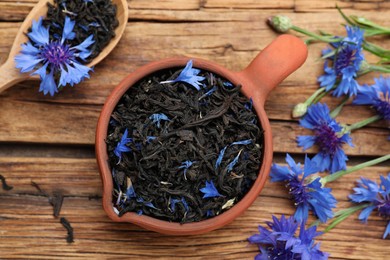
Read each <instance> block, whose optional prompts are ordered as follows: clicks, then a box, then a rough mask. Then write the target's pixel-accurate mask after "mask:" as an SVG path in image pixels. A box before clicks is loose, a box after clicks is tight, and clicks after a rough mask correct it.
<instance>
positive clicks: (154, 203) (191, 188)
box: [106, 64, 263, 223]
mask: <svg viewBox="0 0 390 260" xmlns="http://www.w3.org/2000/svg"><path fill="white" fill-rule="evenodd" d="M186 69H187V71H185V70H186ZM192 70H195V72H196V73H195V72H191V73H190V74H191V75H187V76H188V77H190V76H194V75H195V76H196V79H197V82H196V83H197V84H196V86H198V88H195V87H194V85H193V84H192V83H193V82H192V81H191V80H188V81H183V80H180V81H179V80H175V79H177V78H180V76H179V75H183V74H185V72H186V73H187V74H188V64H187V66H186V68H184V69H183V68H173V69H167V70H162V71H158V72H155V73H153V74H151V75H149V76H147V77H145V78H144V79H142V80H140V81H139V82H137V83H136V84H134V86H132V87H131V88H130V89H129V90H128V91H127V92H126V93H125V94H124V96H123V97H122V98H121V100H120V101H119V102H118V104H117V106H116V108H115V109H114V111H113V113H112V115H111V120H110V124H109V127H108V136H107V139H106V142H107V149H108V155H109V163H110V165H111V168H112V177H113V182H114V191H113V201H112V203H113V207H114V210H115V212H116V213H117V214H118V215H119V216H122V215H123V214H125V213H126V212H135V213H138V214H144V215H148V216H152V217H154V218H158V219H162V220H167V221H172V222H180V223H186V222H194V221H200V220H203V219H207V218H211V217H213V216H217V215H219V214H221V213H222V212H224V211H225V210H228V209H229V208H230V207H232V206H234V205H235V204H236V203H238V202H239V201H240V200H241V199H242V198H243V197H244V196H245V194H246V193H247V192H248V191H249V189H250V188H251V187H252V184H253V183H254V181H255V180H256V178H257V174H258V172H259V168H260V166H261V163H262V151H263V130H262V128H261V127H260V126H259V124H258V119H257V116H256V114H255V112H254V110H253V107H252V101H250V100H249V99H248V98H246V97H245V96H244V95H242V94H241V93H240V89H241V87H240V86H239V85H238V86H234V85H233V84H232V83H231V82H230V81H228V80H226V79H224V78H222V77H220V76H218V75H215V74H214V73H211V72H208V71H204V70H199V69H194V68H192V66H191V71H192ZM183 71H184V72H183ZM182 77H183V76H182ZM125 133H126V136H125V138H127V139H128V140H127V141H126V142H123V141H122V138H123V136H124V135H125ZM130 139H131V140H130ZM118 144H119V145H122V146H123V147H122V149H121V151H123V152H122V153H121V160H120V161H119V163H118V156H117V153H116V151H117V147H118ZM209 195H210V196H209Z"/></svg>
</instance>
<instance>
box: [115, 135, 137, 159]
mask: <svg viewBox="0 0 390 260" xmlns="http://www.w3.org/2000/svg"><path fill="white" fill-rule="evenodd" d="M127 135H128V131H127V129H126V130H125V132H124V133H123V135H122V138H121V140H120V141H119V142H118V144H117V145H116V148H115V150H114V154H115V155H116V156H117V157H118V158H119V162H120V161H121V160H122V153H126V152H131V148H130V147H128V146H126V144H128V143H130V142H132V141H133V139H132V138H128V137H127ZM119 162H118V163H119Z"/></svg>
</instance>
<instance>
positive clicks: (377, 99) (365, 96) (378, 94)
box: [352, 76, 390, 120]
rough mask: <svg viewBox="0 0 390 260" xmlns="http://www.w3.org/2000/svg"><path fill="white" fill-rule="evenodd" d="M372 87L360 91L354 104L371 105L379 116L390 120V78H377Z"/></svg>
mask: <svg viewBox="0 0 390 260" xmlns="http://www.w3.org/2000/svg"><path fill="white" fill-rule="evenodd" d="M374 80H375V84H374V85H372V86H364V87H360V88H359V89H358V94H357V96H356V98H355V100H354V101H353V102H352V103H353V104H356V105H371V106H372V107H373V108H374V109H375V110H376V112H377V113H378V115H380V116H381V117H382V118H384V119H385V120H390V78H383V77H382V76H381V77H380V78H376V79H374Z"/></svg>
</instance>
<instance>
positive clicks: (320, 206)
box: [270, 154, 337, 222]
mask: <svg viewBox="0 0 390 260" xmlns="http://www.w3.org/2000/svg"><path fill="white" fill-rule="evenodd" d="M286 162H287V164H288V167H286V166H280V165H277V164H273V165H272V168H271V175H270V176H271V181H272V182H285V183H286V187H288V189H289V193H290V195H291V197H292V199H293V200H294V204H295V206H296V208H297V209H296V211H295V214H294V218H295V219H296V220H297V221H300V222H301V221H304V222H306V220H307V218H308V213H309V210H312V211H313V212H314V214H315V215H316V216H317V217H318V218H319V220H320V221H321V222H326V221H327V220H328V219H330V218H332V217H333V212H332V208H335V207H336V203H337V201H336V199H335V198H334V197H333V195H332V193H331V191H332V190H331V189H330V188H325V187H322V184H321V178H320V177H314V176H311V175H313V174H314V173H317V172H318V166H317V164H316V162H315V161H314V160H310V159H309V158H308V157H307V156H306V157H305V165H304V167H303V168H302V167H301V164H300V163H298V164H297V163H296V162H295V161H294V159H293V158H292V157H291V156H290V155H289V154H287V155H286ZM309 176H311V178H308V177H309Z"/></svg>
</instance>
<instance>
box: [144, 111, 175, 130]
mask: <svg viewBox="0 0 390 260" xmlns="http://www.w3.org/2000/svg"><path fill="white" fill-rule="evenodd" d="M149 119H150V120H152V121H153V123H155V124H157V127H158V128H160V127H161V120H163V121H171V120H170V119H169V118H168V117H167V115H165V114H163V113H160V114H153V115H151V116H150V117H149Z"/></svg>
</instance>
